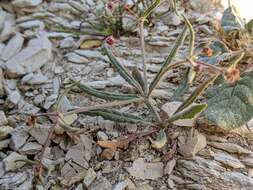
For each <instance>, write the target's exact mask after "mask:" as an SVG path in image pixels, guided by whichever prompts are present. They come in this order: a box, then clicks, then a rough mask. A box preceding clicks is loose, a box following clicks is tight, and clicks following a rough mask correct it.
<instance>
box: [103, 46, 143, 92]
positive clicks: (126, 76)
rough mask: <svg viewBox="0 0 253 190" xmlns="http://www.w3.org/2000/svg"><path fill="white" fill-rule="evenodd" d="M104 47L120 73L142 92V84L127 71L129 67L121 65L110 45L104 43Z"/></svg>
mask: <svg viewBox="0 0 253 190" xmlns="http://www.w3.org/2000/svg"><path fill="white" fill-rule="evenodd" d="M103 49H104V51H105V54H106V55H107V56H108V58H109V59H110V61H111V64H112V65H113V66H114V68H115V69H116V70H117V71H118V72H119V74H120V75H121V76H122V77H123V78H124V79H125V80H126V81H127V82H128V83H129V84H131V85H132V86H134V87H135V88H136V89H137V90H138V91H139V92H142V88H141V86H140V84H139V83H138V82H137V81H136V80H135V79H134V78H133V77H132V75H131V74H130V73H129V72H128V71H127V69H126V68H125V67H124V66H123V65H121V64H120V63H119V62H118V60H117V59H116V57H115V56H114V55H113V53H112V51H111V49H110V46H109V45H107V44H104V45H103Z"/></svg>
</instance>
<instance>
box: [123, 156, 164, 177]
mask: <svg viewBox="0 0 253 190" xmlns="http://www.w3.org/2000/svg"><path fill="white" fill-rule="evenodd" d="M163 167H164V165H163V163H162V162H155V163H145V162H144V160H143V159H142V158H138V159H137V160H135V161H134V162H133V165H132V167H130V168H127V171H128V172H129V173H130V175H131V176H133V177H135V178H137V179H152V180H154V179H157V178H159V177H162V176H163Z"/></svg>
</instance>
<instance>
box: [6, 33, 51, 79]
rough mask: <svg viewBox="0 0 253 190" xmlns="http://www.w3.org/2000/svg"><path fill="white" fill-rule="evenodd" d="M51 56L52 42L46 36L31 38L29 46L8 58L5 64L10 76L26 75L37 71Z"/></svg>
mask: <svg viewBox="0 0 253 190" xmlns="http://www.w3.org/2000/svg"><path fill="white" fill-rule="evenodd" d="M51 58H52V44H51V42H50V41H49V40H48V38H47V37H46V36H41V37H39V38H37V39H33V40H31V41H30V42H29V44H28V46H27V47H26V48H24V49H23V50H21V51H20V52H19V53H18V54H16V55H15V56H14V57H12V58H11V59H10V60H8V61H7V62H6V63H5V66H6V69H7V73H8V74H9V75H10V76H13V75H14V76H16V75H25V74H28V73H31V72H34V71H37V70H38V69H40V68H41V67H42V66H43V65H44V64H46V63H47V62H48V61H49V60H50V59H51Z"/></svg>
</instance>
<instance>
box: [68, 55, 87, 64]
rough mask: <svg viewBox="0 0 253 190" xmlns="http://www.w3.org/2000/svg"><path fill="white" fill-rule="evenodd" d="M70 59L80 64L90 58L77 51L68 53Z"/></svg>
mask: <svg viewBox="0 0 253 190" xmlns="http://www.w3.org/2000/svg"><path fill="white" fill-rule="evenodd" d="M66 57H67V59H68V61H70V62H72V63H78V64H82V63H88V62H89V60H88V59H87V58H85V57H82V56H80V55H78V54H76V53H73V52H72V53H68V54H67V55H66Z"/></svg>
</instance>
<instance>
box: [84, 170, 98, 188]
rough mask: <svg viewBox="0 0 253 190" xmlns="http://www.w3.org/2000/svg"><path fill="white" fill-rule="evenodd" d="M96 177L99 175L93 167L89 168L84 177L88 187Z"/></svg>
mask: <svg viewBox="0 0 253 190" xmlns="http://www.w3.org/2000/svg"><path fill="white" fill-rule="evenodd" d="M96 177H97V174H96V172H95V171H94V170H93V169H92V168H89V169H88V171H87V173H86V175H85V177H84V179H83V183H84V185H85V186H86V187H88V186H90V184H91V183H92V182H93V181H94V180H95V179H96Z"/></svg>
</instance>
